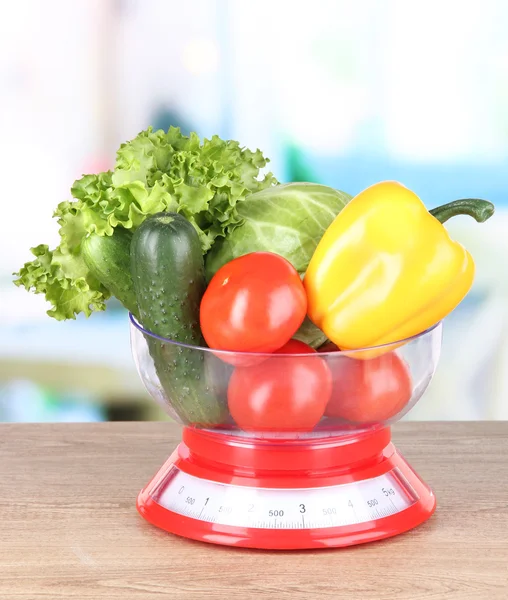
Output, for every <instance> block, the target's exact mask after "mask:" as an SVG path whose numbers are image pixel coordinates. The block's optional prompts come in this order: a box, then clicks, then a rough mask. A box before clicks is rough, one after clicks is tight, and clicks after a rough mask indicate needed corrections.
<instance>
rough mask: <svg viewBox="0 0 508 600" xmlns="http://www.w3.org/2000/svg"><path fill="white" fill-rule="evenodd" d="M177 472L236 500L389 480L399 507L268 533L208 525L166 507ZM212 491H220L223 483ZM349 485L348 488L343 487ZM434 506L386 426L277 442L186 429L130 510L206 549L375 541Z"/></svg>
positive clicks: (416, 521)
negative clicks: (232, 492)
mask: <svg viewBox="0 0 508 600" xmlns="http://www.w3.org/2000/svg"><path fill="white" fill-rule="evenodd" d="M177 474H178V476H180V477H185V476H186V475H185V474H187V475H191V476H193V477H191V478H190V479H191V480H192V481H194V482H196V479H194V478H198V479H199V480H204V482H202V481H201V482H198V483H201V487H203V485H210V486H211V488H213V487H214V486H215V487H217V486H216V485H215V484H214V483H213V482H216V483H217V484H226V485H228V486H240V487H241V488H244V489H243V490H240V492H243V493H244V495H245V493H246V490H245V488H247V489H248V490H249V491H252V489H253V488H255V489H254V490H253V492H254V494H253V497H256V492H258V491H259V493H261V490H262V489H268V490H272V491H273V490H274V489H275V490H276V493H278V494H279V495H280V494H281V493H282V495H284V493H285V492H287V491H290V490H304V491H308V490H314V492H315V493H314V497H315V496H316V493H317V494H319V493H320V490H322V491H323V493H327V488H328V493H330V487H329V486H342V485H344V484H346V485H347V484H358V485H359V486H360V485H361V484H362V482H363V483H365V482H366V480H372V479H373V478H377V477H379V476H383V475H389V476H390V477H392V478H394V481H395V482H396V483H397V484H398V485H397V487H398V491H399V493H400V496H399V500H400V502H404V504H400V506H399V507H398V509H397V510H396V511H395V512H394V514H389V515H387V516H385V515H384V514H383V512H382V511H379V513H376V514H377V515H378V516H379V518H377V516H376V517H374V518H367V519H363V520H360V521H361V522H356V523H352V524H345V525H339V526H329V524H327V526H321V527H315V528H314V527H308V528H305V527H304V526H303V525H302V526H301V527H300V528H294V525H293V524H289V525H288V524H287V523H286V524H285V523H284V522H282V523H280V522H279V523H278V524H276V525H275V527H276V528H269V527H267V526H266V524H265V525H264V527H263V526H260V527H252V526H242V525H239V524H238V523H236V524H234V525H230V524H224V523H218V522H215V521H214V519H215V517H213V516H212V517H210V518H209V519H210V520H204V519H202V518H200V517H199V514H198V513H197V511H195V512H193V511H192V510H191V509H192V508H193V507H192V506H189V507H188V508H189V513H190V514H191V515H193V516H186V515H184V514H182V512H185V511H183V510H180V512H178V511H177V510H170V509H169V508H167V505H168V504H170V505H172V502H176V500H175V499H177V498H176V497H177V495H178V492H179V491H180V490H181V489H182V487H183V486H181V484H180V483H181V481H180V482H179V483H177V481H176V480H177V479H178V477H175V475H177ZM381 479H382V478H381ZM376 481H377V480H376ZM206 482H208V483H206ZM367 483H368V481H367ZM198 487H199V486H198ZM218 487H220V488H221V489H225V487H224V485H222V486H218ZM354 487H355V486H351V485H349V488H348V489H353V488H354ZM203 489H204V488H203ZM228 489H231V488H228ZM260 489H261V490H260ZM316 490H317V492H316ZM332 491H333V490H332ZM204 493H206V492H204ZM194 495H196V494H194ZM208 495H210V494H208ZM286 495H288V494H286ZM289 495H291V494H289ZM404 495H405V496H406V497H405V498H403V496H404ZM381 498H382V497H381ZM191 500H193V498H189V501H191ZM198 500H199V498H198ZM206 501H208V499H207V500H206ZM295 502H296V500H295ZM370 502H372V501H370ZM392 504H393V503H392ZM165 505H166V506H165ZM196 506H197V507H198V508H199V506H198V505H196ZM295 506H297V505H295ZM300 506H303V505H300ZM369 506H370V503H369ZM394 506H395V505H394ZM435 507H436V500H435V497H434V495H433V493H432V491H431V490H430V489H429V487H428V486H427V485H426V484H425V483H424V482H423V481H422V480H421V479H420V478H419V477H418V475H416V473H415V472H414V471H413V470H412V469H411V467H410V466H409V465H408V463H407V462H406V461H405V460H404V458H403V457H402V456H401V454H400V453H399V452H398V451H397V449H396V448H395V446H394V445H393V444H392V442H391V434H390V429H389V428H385V429H380V430H377V431H373V432H367V433H361V434H354V435H348V436H342V437H328V438H319V439H310V440H309V439H306V440H277V441H274V440H270V441H263V440H252V439H249V438H242V437H236V436H232V435H231V436H230V435H226V434H223V433H213V432H212V431H207V430H196V429H189V428H186V429H184V431H183V440H182V442H181V443H180V444H179V446H178V447H177V449H176V450H175V451H174V453H173V454H172V455H171V456H170V458H169V459H168V460H167V461H166V463H165V464H164V465H163V466H162V468H161V469H160V470H159V472H158V473H157V474H156V475H155V477H154V478H153V479H152V481H151V482H150V483H149V484H148V485H147V486H146V487H145V488H144V489H143V490H142V491H141V492H140V494H139V496H138V500H137V508H138V511H139V513H140V514H141V515H142V516H143V517H144V518H145V519H146V520H147V521H149V522H150V523H152V524H153V525H155V526H157V527H160V528H161V529H164V530H166V531H169V532H171V533H174V534H177V535H180V536H184V537H187V538H191V539H194V540H199V541H202V542H209V543H213V544H224V545H229V546H240V547H246V548H264V549H281V550H282V549H284V550H287V549H304V548H330V547H344V546H350V545H353V544H360V543H364V542H371V541H374V540H380V539H382V538H387V537H390V536H394V535H397V534H399V533H402V532H404V531H408V530H409V529H412V528H414V527H416V526H418V525H420V523H423V522H424V521H426V520H427V519H428V518H429V517H430V516H431V515H432V513H433V512H434V510H435ZM363 508H365V507H363ZM218 510H219V509H218ZM365 510H367V509H366V508H365ZM394 510H395V509H394ZM270 512H273V511H270ZM286 512H287V511H286ZM219 517H220V516H219ZM339 517H340V514H339ZM217 520H220V518H219V519H217Z"/></svg>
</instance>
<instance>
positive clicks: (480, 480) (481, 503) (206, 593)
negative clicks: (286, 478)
mask: <svg viewBox="0 0 508 600" xmlns="http://www.w3.org/2000/svg"><path fill="white" fill-rule="evenodd" d="M179 433H180V432H179V428H178V427H176V426H174V425H172V424H170V423H153V422H152V423H101V424H83V425H69V424H58V425H47V424H41V425H17V424H16V425H10V424H4V425H0V524H1V533H0V598H1V600H35V599H45V600H59V599H62V598H65V599H73V598H79V599H80V600H87V599H92V598H93V599H99V598H100V599H107V600H116V599H118V600H131V599H132V600H135V599H138V600H152V599H153V600H158V599H162V598H171V599H173V600H180V599H189V600H198V599H200V598H207V599H209V600H230V599H231V600H234V599H236V598H241V599H242V600H250V599H256V600H264V599H270V600H303V599H313V598H323V599H327V598H330V599H334V600H335V599H342V598H347V599H348V600H352V599H355V598H362V599H376V600H402V599H407V600H419V599H422V598H429V599H432V600H440V599H443V600H450V599H457V600H470V599H486V600H498V599H499V600H501V599H502V600H506V599H507V598H508V422H505V423H469V424H468V423H404V424H399V425H397V426H396V427H395V428H394V432H393V434H394V439H395V442H396V443H397V444H398V446H399V448H400V449H401V451H402V452H403V454H404V455H405V456H406V458H407V459H408V460H409V461H410V462H411V464H412V465H413V467H414V468H415V469H416V470H417V471H418V473H419V474H420V475H421V476H422V477H423V478H424V479H425V480H426V481H427V482H428V483H429V484H430V485H431V486H432V487H433V489H434V491H435V493H436V495H437V499H438V509H437V512H436V513H435V515H434V516H433V517H432V519H431V520H430V521H428V522H427V523H426V524H424V525H422V526H421V527H419V528H418V529H416V530H413V531H411V532H409V533H406V534H404V535H400V536H398V537H395V538H392V539H389V540H385V541H381V542H374V543H372V544H367V545H363V546H357V547H353V548H347V549H342V550H316V551H299V552H266V551H252V550H239V549H231V548H226V547H218V546H211V545H208V544H203V543H198V542H191V541H188V540H185V539H182V538H178V537H176V536H172V535H170V534H167V533H164V532H162V531H159V530H157V529H155V528H154V527H152V526H151V525H149V524H148V523H146V522H144V521H143V520H142V519H141V517H139V516H138V514H137V512H136V509H135V498H136V495H137V493H138V491H139V489H140V488H141V487H142V486H143V485H144V484H146V483H147V482H148V480H149V479H150V478H151V476H152V475H154V474H155V472H156V470H157V469H158V467H159V466H160V465H161V464H162V462H163V461H164V460H165V458H166V457H167V456H168V455H169V453H170V451H171V450H172V449H173V447H174V446H175V444H176V442H177V440H178V437H179Z"/></svg>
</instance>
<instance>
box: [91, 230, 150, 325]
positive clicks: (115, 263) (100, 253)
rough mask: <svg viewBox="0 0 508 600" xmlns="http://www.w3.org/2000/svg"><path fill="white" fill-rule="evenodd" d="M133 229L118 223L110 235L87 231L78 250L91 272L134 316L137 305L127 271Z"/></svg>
mask: <svg viewBox="0 0 508 600" xmlns="http://www.w3.org/2000/svg"><path fill="white" fill-rule="evenodd" d="M131 240H132V233H131V232H130V231H127V229H122V228H121V227H117V228H116V229H115V231H114V232H113V235H97V234H96V233H92V234H90V235H89V236H88V237H86V238H85V239H84V240H83V243H82V244H81V254H82V256H83V259H84V261H85V263H86V266H87V267H88V268H89V269H90V272H91V273H92V275H93V276H94V277H95V278H96V279H98V280H99V281H100V282H101V283H102V285H103V286H104V287H106V288H107V289H108V290H109V291H110V292H111V294H112V295H113V296H115V298H117V299H118V300H119V301H120V302H121V303H122V304H123V305H124V306H125V308H126V309H127V310H129V311H130V312H131V313H132V314H133V315H135V316H137V313H138V305H137V301H136V294H135V293H134V286H133V283H132V276H131V271H130V248H131Z"/></svg>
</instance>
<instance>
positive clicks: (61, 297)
mask: <svg viewBox="0 0 508 600" xmlns="http://www.w3.org/2000/svg"><path fill="white" fill-rule="evenodd" d="M30 251H31V252H32V254H33V255H34V256H35V260H33V261H32V262H28V263H26V264H25V266H24V267H22V268H21V269H20V271H19V273H18V276H19V279H17V280H16V281H15V282H14V283H15V284H16V285H18V286H20V285H22V286H24V287H25V288H26V289H27V290H28V291H33V292H35V293H37V294H44V295H45V296H46V300H48V301H49V302H51V304H52V305H53V308H51V309H50V310H49V311H48V315H49V316H50V317H53V318H55V319H57V320H58V321H62V320H64V319H75V318H76V314H78V313H81V312H82V313H84V314H85V315H86V316H87V317H88V316H90V314H91V313H92V311H95V310H97V311H99V310H104V309H105V308H106V305H105V300H107V299H108V298H109V296H110V294H109V292H108V290H107V289H106V288H105V287H104V286H102V285H101V284H100V283H99V282H98V281H97V280H96V279H95V278H94V277H92V276H91V274H90V273H89V272H88V269H87V267H86V265H85V263H84V262H83V260H82V259H81V257H80V256H79V254H78V255H72V254H69V253H66V252H62V250H61V249H60V248H59V249H56V250H54V251H50V250H49V248H48V246H46V245H45V244H41V245H39V246H36V247H35V248H31V250H30Z"/></svg>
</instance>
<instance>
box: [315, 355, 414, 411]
mask: <svg viewBox="0 0 508 600" xmlns="http://www.w3.org/2000/svg"><path fill="white" fill-rule="evenodd" d="M328 364H329V366H330V369H331V371H332V376H333V391H332V395H331V398H330V402H329V403H328V406H327V407H326V415H327V416H329V417H339V418H341V419H346V420H347V421H351V422H353V423H373V422H380V421H386V420H387V419H390V418H391V417H393V416H395V415H396V414H397V413H398V412H399V411H401V410H402V409H403V408H404V406H406V404H407V403H408V402H409V400H410V399H411V394H412V385H411V378H410V375H409V370H408V368H407V366H406V364H405V363H404V361H403V360H402V359H400V358H399V357H398V356H397V355H396V354H394V353H393V352H390V353H389V354H383V355H381V356H377V357H376V358H372V359H369V360H359V359H354V358H346V357H340V358H338V359H337V360H333V359H330V360H329V363H328Z"/></svg>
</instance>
